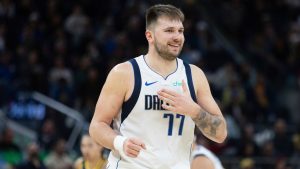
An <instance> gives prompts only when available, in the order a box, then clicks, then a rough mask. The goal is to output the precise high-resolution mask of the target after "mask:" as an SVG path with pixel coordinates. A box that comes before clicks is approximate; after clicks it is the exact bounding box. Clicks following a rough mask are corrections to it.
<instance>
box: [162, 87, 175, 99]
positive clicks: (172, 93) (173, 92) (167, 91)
mask: <svg viewBox="0 0 300 169" xmlns="http://www.w3.org/2000/svg"><path fill="white" fill-rule="evenodd" d="M158 93H161V94H162V93H166V94H168V95H171V96H173V97H176V96H178V93H177V92H176V91H174V90H171V89H166V88H162V89H161V90H159V91H158Z"/></svg>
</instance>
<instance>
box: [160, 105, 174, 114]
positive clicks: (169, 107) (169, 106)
mask: <svg viewBox="0 0 300 169" xmlns="http://www.w3.org/2000/svg"><path fill="white" fill-rule="evenodd" d="M162 107H163V108H164V109H166V110H169V111H171V112H175V110H176V109H175V107H173V106H171V105H167V104H162Z"/></svg>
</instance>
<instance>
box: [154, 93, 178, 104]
mask: <svg viewBox="0 0 300 169" xmlns="http://www.w3.org/2000/svg"><path fill="white" fill-rule="evenodd" d="M158 98H159V99H160V100H163V101H164V103H168V104H170V105H175V102H174V101H173V100H170V99H168V98H166V97H162V96H160V95H158Z"/></svg>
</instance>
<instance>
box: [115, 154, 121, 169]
mask: <svg viewBox="0 0 300 169" xmlns="http://www.w3.org/2000/svg"><path fill="white" fill-rule="evenodd" d="M120 161H121V157H120V159H119V160H118V162H117V166H116V169H118V167H119V162H120Z"/></svg>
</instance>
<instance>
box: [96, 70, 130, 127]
mask: <svg viewBox="0 0 300 169" xmlns="http://www.w3.org/2000/svg"><path fill="white" fill-rule="evenodd" d="M127 67H128V66H127ZM128 75H129V73H128V71H127V68H126V67H125V70H124V66H123V68H118V66H117V67H115V68H113V69H112V71H111V72H110V73H109V75H108V77H107V79H106V82H105V84H104V85H103V88H102V90H101V93H100V96H99V98H98V101H97V104H96V108H95V113H94V118H93V119H94V120H97V121H101V122H105V123H107V124H110V123H111V121H112V119H113V118H114V117H116V116H117V114H118V113H119V111H120V109H121V106H122V104H123V102H124V98H125V94H126V92H127V90H128V85H127V83H126V78H127V79H128ZM120 81H121V82H124V83H122V85H120Z"/></svg>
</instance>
